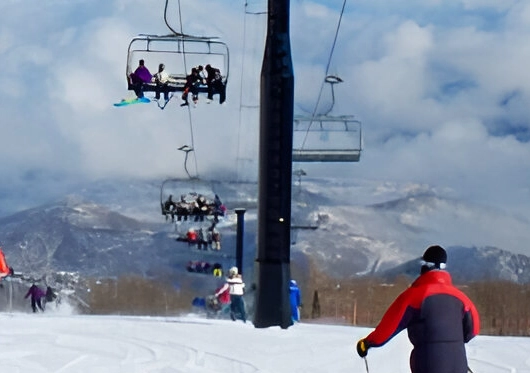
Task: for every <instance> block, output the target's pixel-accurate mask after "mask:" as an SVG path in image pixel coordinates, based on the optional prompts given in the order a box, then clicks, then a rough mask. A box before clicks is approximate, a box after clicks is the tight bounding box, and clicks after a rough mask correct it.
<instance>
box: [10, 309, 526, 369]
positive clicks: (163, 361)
mask: <svg viewBox="0 0 530 373" xmlns="http://www.w3.org/2000/svg"><path fill="white" fill-rule="evenodd" d="M369 330H370V329H366V328H358V327H348V326H333V325H316V324H308V323H303V322H302V323H298V324H296V325H293V326H292V327H290V328H288V329H285V330H283V329H280V328H279V327H271V328H265V329H258V328H255V327H254V326H253V325H252V324H251V323H250V322H247V323H246V324H244V323H242V322H241V321H237V322H232V321H229V320H209V319H204V318H201V317H199V316H197V315H189V316H186V317H171V318H159V317H125V316H79V315H67V314H59V313H53V312H48V313H44V314H15V313H12V314H9V313H4V314H0V361H1V363H0V364H1V366H2V371H3V372H9V373H20V372H21V373H26V372H27V373H30V372H31V373H40V372H54V373H73V372H79V373H92V372H94V373H96V372H97V373H107V372H108V373H146V372H150V373H155V372H160V373H162V372H163V373H172V372H183V373H184V372H186V373H204V372H208V373H217V372H219V373H253V372H260V373H265V372H267V373H269V372H270V373H283V372H285V373H320V372H321V373H329V372H334V373H351V372H357V373H362V372H367V370H368V371H369V372H370V373H405V372H409V368H408V356H409V352H410V349H411V345H410V344H409V342H408V339H407V337H406V333H405V332H402V333H401V334H400V335H398V336H397V337H396V338H395V339H394V340H392V341H390V342H389V343H388V344H387V345H385V346H383V347H382V348H379V349H372V350H370V351H369V354H368V357H367V364H368V369H367V367H366V366H365V362H364V360H363V359H361V358H359V357H358V356H357V354H356V353H355V343H356V341H357V340H358V339H359V338H361V337H363V336H365V335H366V334H367V333H368V332H369ZM467 351H468V358H469V367H470V368H471V369H472V371H473V372H475V373H498V372H510V373H524V372H526V373H527V372H530V353H529V351H530V338H515V337H488V336H478V337H477V338H475V339H474V340H472V341H471V342H470V343H469V344H468V345H467ZM367 373H368V372H367Z"/></svg>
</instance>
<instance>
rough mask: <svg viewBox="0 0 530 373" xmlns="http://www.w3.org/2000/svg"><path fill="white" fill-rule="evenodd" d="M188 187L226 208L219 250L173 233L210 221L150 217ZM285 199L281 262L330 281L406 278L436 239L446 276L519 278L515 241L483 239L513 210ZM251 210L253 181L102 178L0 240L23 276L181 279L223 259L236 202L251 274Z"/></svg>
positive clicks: (364, 196)
mask: <svg viewBox="0 0 530 373" xmlns="http://www.w3.org/2000/svg"><path fill="white" fill-rule="evenodd" d="M190 192H192V193H196V194H204V195H205V196H207V197H213V196H214V195H215V194H218V195H219V196H220V198H221V199H222V201H223V203H224V204H225V205H226V206H227V208H228V214H227V216H226V217H225V218H223V219H222V220H221V222H220V223H219V224H218V229H219V230H220V232H221V235H222V249H221V251H220V252H214V251H198V250H197V249H196V248H193V247H189V246H188V244H187V243H186V242H182V241H179V240H178V238H179V236H180V235H182V234H183V233H185V232H186V230H187V229H189V228H191V227H193V228H197V227H199V226H201V225H202V226H203V227H206V226H208V225H210V224H211V221H210V220H206V221H205V222H203V223H200V222H199V223H196V222H194V221H186V222H181V223H171V221H170V220H166V218H165V217H164V216H163V215H162V214H161V209H160V202H163V200H165V198H167V196H168V195H169V194H173V195H175V196H179V195H181V194H183V193H190ZM292 200H293V202H292V222H291V223H292V226H293V229H292V246H291V262H292V264H293V265H298V266H300V267H301V268H302V269H306V268H307V266H308V265H309V263H313V264H314V265H316V266H317V267H318V268H319V269H320V270H321V271H325V272H326V273H327V274H328V275H330V276H331V277H335V278H352V277H359V276H367V275H375V276H379V277H382V278H384V279H390V280H391V279H393V278H395V277H396V276H398V275H408V276H411V277H415V276H416V275H417V273H418V271H419V257H420V256H421V254H422V252H423V251H424V249H425V248H426V247H427V246H429V245H430V244H441V245H442V246H444V247H446V248H447V249H448V253H449V260H448V269H449V270H450V272H451V273H452V274H453V277H454V278H455V280H456V281H460V282H466V281H476V280H484V279H489V280H496V279H502V280H507V281H513V282H518V283H526V282H530V270H529V263H530V258H529V257H527V256H525V255H524V254H522V253H521V252H522V251H523V250H524V249H525V248H524V247H522V248H521V250H520V251H521V252H519V253H516V252H513V251H511V250H507V249H504V248H500V247H498V245H496V243H497V242H496V241H495V239H493V238H492V240H491V242H489V241H488V239H489V238H490V237H498V236H503V235H506V232H502V231H500V230H499V235H497V236H496V235H495V232H492V231H491V226H494V225H496V226H497V227H498V228H499V229H500V227H507V226H510V227H511V229H512V230H513V231H514V232H515V233H514V234H515V235H516V236H517V235H518V233H517V232H522V231H523V230H524V228H525V227H526V228H528V222H526V221H525V220H524V219H522V218H518V217H514V216H511V215H509V214H503V213H502V212H499V211H494V210H493V209H491V208H488V207H485V206H477V205H472V204H469V203H465V202H463V201H459V200H454V199H451V198H447V197H444V196H442V195H440V193H438V192H437V191H436V190H435V189H432V188H428V187H427V186H421V185H404V186H401V187H398V186H396V185H389V184H381V183H349V182H347V181H344V180H338V179H314V180H303V181H300V180H298V182H297V181H294V182H293V189H292ZM257 207H258V198H257V185H256V184H255V183H235V182H221V181H215V182H211V181H209V182H206V181H198V180H182V179H171V180H168V181H167V182H165V183H164V184H162V186H161V185H160V183H159V182H156V181H152V180H126V181H124V180H104V181H99V182H95V183H92V184H88V185H86V187H83V188H79V189H78V190H76V191H75V193H71V194H68V195H66V196H64V198H61V199H59V200H57V201H54V202H50V203H48V204H45V205H41V206H37V207H34V208H31V209H27V210H23V211H19V212H17V213H14V214H10V215H7V216H4V217H2V218H0V237H1V243H2V246H3V247H4V252H5V254H6V257H7V259H8V262H9V264H10V265H12V266H13V267H14V268H15V270H16V271H17V272H22V273H25V274H28V275H31V276H33V277H35V278H40V277H42V276H49V275H50V274H51V273H57V272H69V273H77V274H79V275H80V276H82V277H85V278H87V277H91V278H108V277H116V276H120V275H124V274H135V275H140V276H145V277H149V278H169V279H171V280H172V281H173V282H180V283H183V282H186V283H187V282H189V281H188V280H189V276H191V274H189V273H187V271H186V268H185V267H186V264H187V263H188V262H189V261H191V260H203V261H208V262H218V263H220V264H222V265H223V267H225V268H227V267H229V266H232V265H234V264H235V245H236V226H237V219H236V215H235V213H234V209H235V208H245V210H246V213H245V214H244V218H245V231H244V260H243V262H244V265H243V267H244V268H243V271H244V272H246V273H251V271H252V270H253V267H254V258H255V252H256V232H257V229H256V228H257ZM487 216H490V217H491V221H489V220H487V219H486V217H487ZM527 231H528V230H527ZM516 238H517V237H516ZM507 242H511V241H507ZM183 278H184V279H185V278H188V280H183ZM197 283H200V282H197ZM197 286H199V285H197ZM205 286H211V284H206V285H205Z"/></svg>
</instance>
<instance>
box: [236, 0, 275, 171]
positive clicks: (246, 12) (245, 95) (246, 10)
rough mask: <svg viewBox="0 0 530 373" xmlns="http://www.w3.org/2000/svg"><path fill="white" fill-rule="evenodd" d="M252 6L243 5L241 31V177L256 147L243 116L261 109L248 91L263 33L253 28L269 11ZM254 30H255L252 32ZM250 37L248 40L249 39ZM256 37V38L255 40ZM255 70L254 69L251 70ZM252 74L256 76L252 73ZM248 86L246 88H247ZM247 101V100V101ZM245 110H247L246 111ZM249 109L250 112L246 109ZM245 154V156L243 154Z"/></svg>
mask: <svg viewBox="0 0 530 373" xmlns="http://www.w3.org/2000/svg"><path fill="white" fill-rule="evenodd" d="M251 6H252V4H251V2H249V1H248V0H244V6H243V30H242V33H241V36H242V38H243V40H242V45H243V48H242V51H243V52H242V56H241V69H240V73H241V75H240V79H241V80H240V90H239V119H238V138H237V159H238V162H237V171H236V172H237V178H238V179H239V177H240V172H241V171H243V170H244V169H245V166H244V164H243V159H246V158H244V157H245V156H246V155H248V152H249V151H250V150H251V149H254V148H253V147H252V145H251V142H249V141H248V137H247V135H248V123H249V121H248V118H243V115H244V113H245V114H249V113H250V112H252V113H254V110H256V109H259V107H260V106H259V102H253V100H251V99H250V98H249V97H254V96H253V95H250V96H249V92H248V91H247V90H248V89H249V88H248V87H249V86H252V88H254V87H255V86H254V85H249V84H248V78H245V73H247V74H248V72H249V71H248V70H247V68H248V67H249V66H253V62H254V60H253V58H255V56H256V49H255V48H253V46H255V45H257V44H258V43H259V42H260V40H262V39H259V36H257V35H258V34H259V35H262V34H261V32H257V31H254V30H253V29H252V26H253V25H256V24H257V22H254V21H255V20H256V19H259V20H261V19H262V18H261V16H262V15H264V14H267V11H264V12H261V11H255V12H254V11H250V7H251ZM248 17H251V18H252V19H247V18H248ZM250 31H253V32H250ZM247 39H248V40H247ZM254 39H256V40H254ZM249 51H250V52H251V53H248V52H249ZM248 60H250V61H251V63H250V64H248V62H247V61H248ZM251 72H253V71H251ZM252 76H254V75H253V74H252ZM245 87H246V88H245ZM245 101H246V102H245ZM244 110H245V111H244ZM246 110H248V112H247V111H246ZM245 124H246V125H247V129H246V130H244V129H243V126H244V125H245ZM242 154H243V157H242V156H241V155H242Z"/></svg>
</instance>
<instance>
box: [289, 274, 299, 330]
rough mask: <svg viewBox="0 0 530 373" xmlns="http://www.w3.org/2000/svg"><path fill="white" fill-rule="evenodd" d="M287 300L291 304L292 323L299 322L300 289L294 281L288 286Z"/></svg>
mask: <svg viewBox="0 0 530 373" xmlns="http://www.w3.org/2000/svg"><path fill="white" fill-rule="evenodd" d="M289 300H290V303H291V317H292V319H293V321H300V305H301V303H300V289H299V288H298V284H297V283H296V281H295V280H291V282H290V284H289Z"/></svg>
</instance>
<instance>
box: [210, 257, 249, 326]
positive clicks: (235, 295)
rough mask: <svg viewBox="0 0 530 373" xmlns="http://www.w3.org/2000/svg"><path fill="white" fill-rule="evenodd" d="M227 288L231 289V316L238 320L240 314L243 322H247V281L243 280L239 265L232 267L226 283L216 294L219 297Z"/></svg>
mask: <svg viewBox="0 0 530 373" xmlns="http://www.w3.org/2000/svg"><path fill="white" fill-rule="evenodd" d="M227 289H228V290H229V291H230V318H231V319H232V320H233V321H236V319H237V318H238V316H239V318H240V319H241V320H243V322H247V315H246V312H245V302H244V301H243V294H244V293H245V283H244V282H243V278H242V277H241V275H240V274H239V272H238V270H237V267H232V268H230V270H229V271H228V278H227V279H226V283H225V284H224V285H223V287H221V288H220V289H219V290H218V291H217V292H216V293H215V296H216V297H219V296H220V295H221V294H222V293H223V292H225V291H226V290H227Z"/></svg>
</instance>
